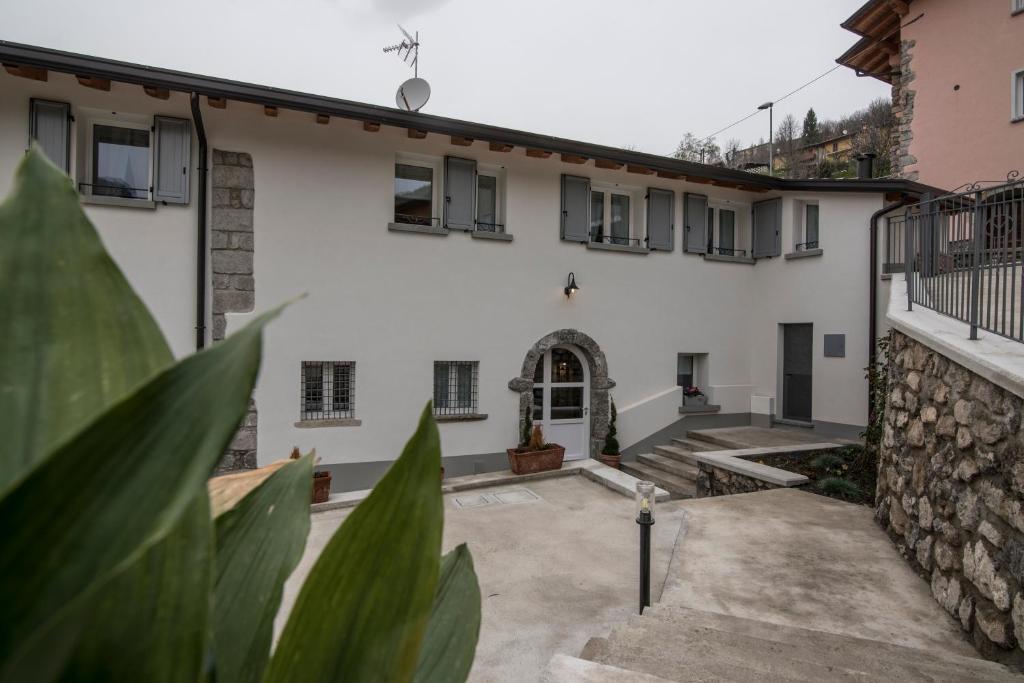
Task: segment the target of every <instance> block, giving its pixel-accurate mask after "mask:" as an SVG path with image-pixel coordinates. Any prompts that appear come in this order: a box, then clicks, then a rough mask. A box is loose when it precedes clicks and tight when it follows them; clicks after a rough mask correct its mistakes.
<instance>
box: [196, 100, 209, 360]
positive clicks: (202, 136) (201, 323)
mask: <svg viewBox="0 0 1024 683" xmlns="http://www.w3.org/2000/svg"><path fill="white" fill-rule="evenodd" d="M192 121H193V122H194V123H195V126H196V136H197V137H198V138H199V187H198V190H199V191H198V193H197V194H198V197H197V198H196V204H197V206H196V208H197V220H196V350H197V351H199V350H201V349H202V348H203V347H204V346H206V186H207V185H208V184H209V183H208V182H207V174H208V173H209V168H208V167H207V165H206V157H207V151H208V150H207V144H206V128H204V127H203V113H202V111H201V110H200V108H199V95H198V94H197V93H192Z"/></svg>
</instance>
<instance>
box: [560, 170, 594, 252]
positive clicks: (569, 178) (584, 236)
mask: <svg viewBox="0 0 1024 683" xmlns="http://www.w3.org/2000/svg"><path fill="white" fill-rule="evenodd" d="M562 239H563V240H566V241H568V242H588V241H589V240H590V179H589V178H581V177H579V176H574V175H565V174H563V175H562Z"/></svg>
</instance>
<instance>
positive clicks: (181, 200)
mask: <svg viewBox="0 0 1024 683" xmlns="http://www.w3.org/2000/svg"><path fill="white" fill-rule="evenodd" d="M153 122H154V127H155V129H156V145H155V148H156V155H155V156H154V157H153V171H154V172H153V199H154V200H156V201H158V202H167V203H169V204H188V194H189V185H190V184H191V183H190V182H189V167H190V166H191V165H192V164H191V158H192V124H191V122H190V121H189V120H188V119H175V118H171V117H169V116H157V117H155V118H154V119H153Z"/></svg>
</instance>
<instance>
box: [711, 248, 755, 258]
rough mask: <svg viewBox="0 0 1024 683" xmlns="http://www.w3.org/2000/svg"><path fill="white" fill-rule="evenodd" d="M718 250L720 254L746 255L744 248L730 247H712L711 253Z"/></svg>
mask: <svg viewBox="0 0 1024 683" xmlns="http://www.w3.org/2000/svg"><path fill="white" fill-rule="evenodd" d="M716 251H717V252H718V253H719V254H720V255H722V256H746V255H747V250H746V249H733V248H732V247H712V248H711V253H712V254H714V253H715V252H716Z"/></svg>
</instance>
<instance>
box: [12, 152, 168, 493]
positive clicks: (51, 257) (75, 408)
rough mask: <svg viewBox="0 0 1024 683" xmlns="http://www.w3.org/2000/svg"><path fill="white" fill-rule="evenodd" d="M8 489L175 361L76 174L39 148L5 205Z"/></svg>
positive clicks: (20, 172) (29, 156) (31, 154)
mask: <svg viewBox="0 0 1024 683" xmlns="http://www.w3.org/2000/svg"><path fill="white" fill-rule="evenodd" d="M0 292H2V295H0V434H2V435H3V438H2V439H0V492H2V491H4V489H6V488H7V487H8V486H10V485H11V483H12V482H14V481H15V480H17V479H19V478H20V477H21V476H23V475H24V474H25V473H26V471H27V470H28V469H29V468H30V467H31V466H32V465H33V464H35V463H38V462H39V461H40V460H41V459H42V458H43V457H45V456H46V455H47V454H48V453H49V452H50V451H51V450H52V449H53V447H54V446H56V445H57V444H59V443H61V442H62V441H64V440H65V439H67V438H68V437H69V436H71V435H72V434H74V433H75V432H77V431H78V430H79V429H81V428H82V427H83V426H85V425H86V424H88V423H89V422H91V421H92V420H93V419H94V418H95V417H96V416H98V415H99V414H100V413H102V412H103V411H104V410H105V409H106V408H107V407H108V406H109V405H111V404H112V403H113V402H114V401H116V400H119V399H121V398H122V397H124V396H125V395H126V394H127V393H128V392H129V391H131V390H132V389H134V388H136V387H137V386H138V385H139V384H141V383H142V382H143V381H144V380H146V379H147V378H149V377H151V376H152V375H154V374H155V373H156V372H157V371H158V370H159V369H160V368H162V367H165V366H167V365H169V364H170V362H171V360H172V359H171V352H170V350H169V349H168V348H167V344H166V342H164V339H163V336H162V335H161V334H160V330H159V328H158V327H157V325H156V322H155V321H154V320H153V318H152V316H150V314H149V312H148V311H147V310H146V307H145V306H144V305H143V303H142V301H141V300H140V299H139V297H138V296H137V295H136V294H135V292H134V291H132V288H131V287H130V286H129V284H128V282H127V281H126V280H125V278H124V276H123V275H122V274H121V271H120V270H119V269H118V267H117V265H115V264H114V261H113V260H112V259H111V258H110V256H109V255H108V254H107V252H106V250H105V249H104V248H103V244H102V242H101V241H100V238H99V235H97V234H96V230H95V229H94V228H93V226H92V224H90V223H89V219H88V218H86V216H85V214H84V213H83V212H82V208H81V206H80V205H79V200H78V193H77V192H75V188H74V187H73V186H72V184H71V181H70V179H69V178H68V177H67V176H66V175H64V174H63V173H62V172H61V171H60V170H58V169H57V168H56V167H55V166H53V164H51V163H50V162H49V161H47V160H46V158H45V157H44V156H43V154H41V153H40V152H38V151H37V150H35V149H32V150H30V151H29V153H28V154H27V155H26V156H25V158H24V160H23V161H22V162H21V164H20V165H19V166H18V171H17V173H16V175H15V180H14V191H13V193H12V194H11V195H10V196H9V197H8V198H7V199H6V200H5V201H4V203H3V204H0Z"/></svg>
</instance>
